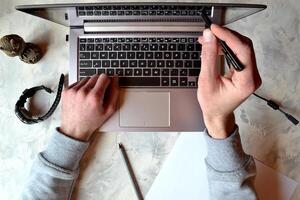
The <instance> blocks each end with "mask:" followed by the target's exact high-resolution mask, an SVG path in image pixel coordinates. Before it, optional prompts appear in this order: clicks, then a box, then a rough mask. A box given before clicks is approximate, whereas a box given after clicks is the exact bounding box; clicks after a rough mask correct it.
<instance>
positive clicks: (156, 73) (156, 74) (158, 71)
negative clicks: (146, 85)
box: [152, 68, 160, 76]
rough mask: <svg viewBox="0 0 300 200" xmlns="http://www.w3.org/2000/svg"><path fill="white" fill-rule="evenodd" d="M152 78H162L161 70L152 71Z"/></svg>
mask: <svg viewBox="0 0 300 200" xmlns="http://www.w3.org/2000/svg"><path fill="white" fill-rule="evenodd" d="M152 76H160V69H155V68H154V69H152Z"/></svg>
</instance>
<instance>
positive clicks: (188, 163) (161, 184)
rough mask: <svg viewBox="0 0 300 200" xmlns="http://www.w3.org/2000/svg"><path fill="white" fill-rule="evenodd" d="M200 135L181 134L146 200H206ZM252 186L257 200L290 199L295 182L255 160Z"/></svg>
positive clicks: (205, 179) (203, 155)
mask: <svg viewBox="0 0 300 200" xmlns="http://www.w3.org/2000/svg"><path fill="white" fill-rule="evenodd" d="M205 145H206V143H205V140H204V138H203V133H182V134H181V135H180V136H179V138H178V140H177V141H176V144H175V146H174V147H173V150H172V152H171V153H170V155H169V156H168V158H167V159H166V161H165V163H164V165H163V167H162V169H161V171H160V173H159V174H158V176H157V177H156V179H155V181H154V183H153V184H152V186H151V188H150V190H149V192H148V194H147V196H146V198H145V199H146V200H185V199H188V200H199V199H201V200H208V199H209V196H208V182H207V176H206V167H205V163H204V158H205V156H206V147H205ZM256 167H257V176H256V179H255V187H256V190H257V193H258V196H259V199H260V200H270V199H272V200H289V199H290V197H291V196H292V194H293V192H294V190H295V188H296V186H297V182H295V181H294V180H292V179H290V178H289V177H287V176H284V175H283V174H280V173H278V172H276V171H275V170H273V169H272V168H270V167H267V166H266V165H264V164H262V163H261V162H260V161H257V160H256Z"/></svg>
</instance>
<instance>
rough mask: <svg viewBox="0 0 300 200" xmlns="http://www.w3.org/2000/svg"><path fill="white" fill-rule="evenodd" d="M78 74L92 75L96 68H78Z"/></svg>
mask: <svg viewBox="0 0 300 200" xmlns="http://www.w3.org/2000/svg"><path fill="white" fill-rule="evenodd" d="M79 73H80V76H93V75H94V74H96V69H80V70H79Z"/></svg>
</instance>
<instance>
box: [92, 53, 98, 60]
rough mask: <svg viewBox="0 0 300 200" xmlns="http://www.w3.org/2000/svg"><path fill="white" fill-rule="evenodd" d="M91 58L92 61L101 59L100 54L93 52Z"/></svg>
mask: <svg viewBox="0 0 300 200" xmlns="http://www.w3.org/2000/svg"><path fill="white" fill-rule="evenodd" d="M91 58H92V59H98V58H99V52H92V53H91Z"/></svg>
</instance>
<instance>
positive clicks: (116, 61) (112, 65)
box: [110, 60, 120, 68]
mask: <svg viewBox="0 0 300 200" xmlns="http://www.w3.org/2000/svg"><path fill="white" fill-rule="evenodd" d="M119 65H120V64H119V61H118V60H112V61H111V65H110V66H111V67H114V68H116V67H119Z"/></svg>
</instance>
